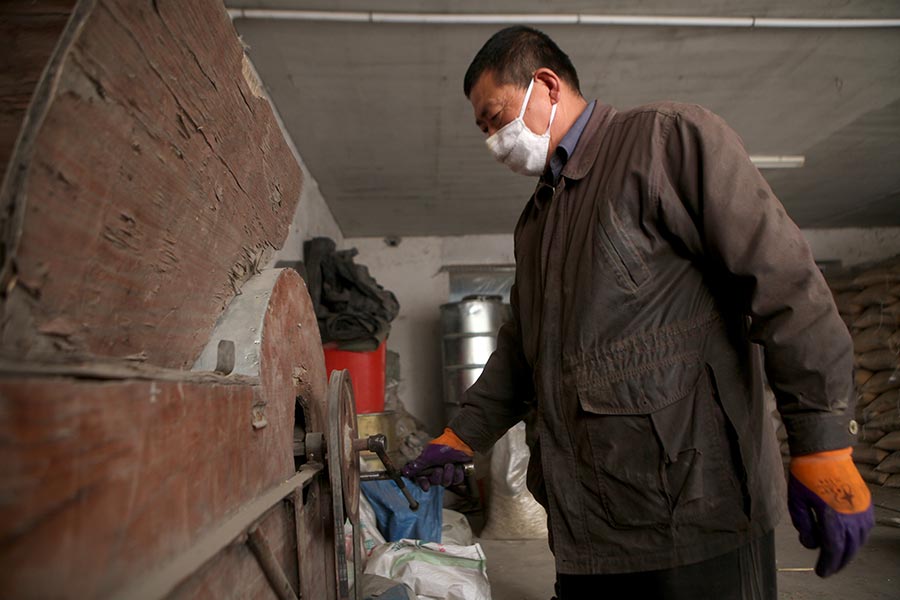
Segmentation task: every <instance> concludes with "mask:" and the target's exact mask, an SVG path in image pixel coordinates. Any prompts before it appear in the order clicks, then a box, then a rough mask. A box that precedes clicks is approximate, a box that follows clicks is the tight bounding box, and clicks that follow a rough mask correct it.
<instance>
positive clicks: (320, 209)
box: [272, 155, 344, 264]
mask: <svg viewBox="0 0 900 600" xmlns="http://www.w3.org/2000/svg"><path fill="white" fill-rule="evenodd" d="M297 159H298V161H299V162H300V167H301V168H302V169H303V189H302V191H301V192H300V202H299V203H298V205H297V211H296V212H295V213H294V220H293V222H291V228H290V230H289V232H288V237H287V239H286V240H285V241H284V246H282V248H281V250H279V251H278V252H276V253H275V256H274V257H273V259H272V264H275V262H277V261H279V260H290V261H294V260H303V242H304V241H306V240H308V239H310V238H314V237H318V236H325V237H330V238H331V239H333V240H334V241H336V242H337V245H338V248H342V247H343V245H344V234H343V233H341V228H340V227H338V224H337V221H335V220H334V216H333V215H332V214H331V210H330V209H329V208H328V205H327V204H326V203H325V198H323V197H322V193H321V192H320V191H319V184H318V183H317V182H316V180H315V179H314V178H313V176H312V175H311V174H310V172H309V170H307V168H306V165H305V164H303V161H302V160H301V159H300V158H299V155H297Z"/></svg>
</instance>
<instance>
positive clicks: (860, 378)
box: [853, 369, 875, 388]
mask: <svg viewBox="0 0 900 600" xmlns="http://www.w3.org/2000/svg"><path fill="white" fill-rule="evenodd" d="M874 374H875V373H873V372H872V371H867V370H866V369H856V372H855V373H854V374H853V381H854V382H855V383H856V387H857V388H859V386H861V385H862V384H864V383H865V382H867V381H868V380H870V379H872V375H874Z"/></svg>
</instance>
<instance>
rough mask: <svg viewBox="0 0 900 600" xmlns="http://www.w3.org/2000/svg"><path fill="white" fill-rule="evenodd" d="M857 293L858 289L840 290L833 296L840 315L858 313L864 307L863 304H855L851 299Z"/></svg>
mask: <svg viewBox="0 0 900 600" xmlns="http://www.w3.org/2000/svg"><path fill="white" fill-rule="evenodd" d="M858 295H859V291H858V290H850V291H848V292H842V293H840V294H838V295H837V296H835V297H834V304H835V306H837V309H838V312H839V313H841V314H842V315H858V314H859V313H861V312H862V311H863V309H864V308H866V305H865V304H857V303H855V302H854V301H853V300H854V298H856V297H857V296H858Z"/></svg>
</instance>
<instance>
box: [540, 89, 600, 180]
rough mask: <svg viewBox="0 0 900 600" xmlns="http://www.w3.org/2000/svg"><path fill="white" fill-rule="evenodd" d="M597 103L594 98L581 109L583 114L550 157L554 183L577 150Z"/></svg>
mask: <svg viewBox="0 0 900 600" xmlns="http://www.w3.org/2000/svg"><path fill="white" fill-rule="evenodd" d="M596 104H597V101H596V100H592V101H591V103H590V104H588V105H587V106H586V107H585V109H584V110H583V111H581V114H580V115H579V116H578V118H577V119H575V122H574V123H572V127H570V128H569V131H567V132H566V135H564V136H563V139H561V140H560V141H559V145H557V146H556V150H554V152H553V156H551V157H550V172H551V173H552V174H553V185H556V183H557V182H558V181H559V176H560V174H561V173H562V170H563V167H565V166H566V162H568V160H569V157H570V156H572V153H573V152H575V146H577V145H578V140H580V139H581V134H582V133H584V127H585V125H587V122H588V119H590V118H591V114H592V113H593V112H594V105H596Z"/></svg>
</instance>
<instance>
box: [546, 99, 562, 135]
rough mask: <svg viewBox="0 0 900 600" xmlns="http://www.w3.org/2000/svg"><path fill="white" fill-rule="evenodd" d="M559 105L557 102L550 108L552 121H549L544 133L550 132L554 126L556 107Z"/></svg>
mask: <svg viewBox="0 0 900 600" xmlns="http://www.w3.org/2000/svg"><path fill="white" fill-rule="evenodd" d="M557 106H559V102H556V103H555V104H554V105H553V107H552V108H551V109H550V122H549V123H547V131H545V132H544V135H547V134H548V133H550V127H552V126H553V118H554V117H555V116H556V107H557Z"/></svg>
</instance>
